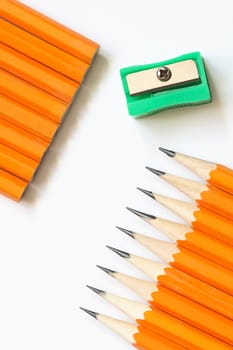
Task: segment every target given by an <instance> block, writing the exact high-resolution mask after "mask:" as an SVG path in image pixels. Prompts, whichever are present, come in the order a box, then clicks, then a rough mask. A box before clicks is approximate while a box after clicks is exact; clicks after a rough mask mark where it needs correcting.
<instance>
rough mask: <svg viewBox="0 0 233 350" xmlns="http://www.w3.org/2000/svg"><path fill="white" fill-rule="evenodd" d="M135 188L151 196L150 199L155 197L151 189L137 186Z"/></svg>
mask: <svg viewBox="0 0 233 350" xmlns="http://www.w3.org/2000/svg"><path fill="white" fill-rule="evenodd" d="M137 190H139V191H141V192H142V193H144V194H146V195H147V196H149V197H151V198H152V199H155V197H154V195H153V192H152V191H147V190H144V189H143V188H140V187H137Z"/></svg>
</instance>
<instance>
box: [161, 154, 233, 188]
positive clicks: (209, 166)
mask: <svg viewBox="0 0 233 350" xmlns="http://www.w3.org/2000/svg"><path fill="white" fill-rule="evenodd" d="M159 150H160V151H162V152H164V153H165V154H166V155H168V156H169V157H172V158H174V159H175V160H177V161H178V162H180V163H181V164H183V165H184V166H186V167H187V168H189V169H191V170H192V171H193V172H195V173H196V174H197V175H198V176H200V177H201V178H202V179H203V180H205V181H206V182H208V183H209V184H210V185H213V186H215V187H217V188H219V189H220V190H223V191H226V192H228V193H230V194H233V170H232V169H230V168H228V167H225V166H224V165H221V164H216V163H213V162H208V161H205V160H201V159H197V158H193V157H190V156H186V155H184V154H181V153H177V152H174V151H170V150H167V149H165V148H162V147H160V148H159Z"/></svg>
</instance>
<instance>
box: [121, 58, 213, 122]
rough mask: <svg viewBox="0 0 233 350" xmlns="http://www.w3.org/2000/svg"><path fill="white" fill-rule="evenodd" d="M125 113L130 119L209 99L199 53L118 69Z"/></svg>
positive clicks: (208, 90)
mask: <svg viewBox="0 0 233 350" xmlns="http://www.w3.org/2000/svg"><path fill="white" fill-rule="evenodd" d="M120 74H121V79H122V83H123V89H124V93H125V97H126V101H127V107H128V112H129V114H130V115H131V116H133V117H134V118H138V117H143V116H146V115H150V114H154V113H157V112H160V111H162V110H165V109H168V108H174V107H180V106H188V105H197V104H202V103H208V102H211V93H210V89H209V85H208V80H207V76H206V72H205V67H204V62H203V58H202V57H201V54H200V52H192V53H188V54H185V55H182V56H179V57H176V58H173V59H170V60H166V61H162V62H158V63H152V64H148V65H141V66H132V67H127V68H122V69H121V70H120Z"/></svg>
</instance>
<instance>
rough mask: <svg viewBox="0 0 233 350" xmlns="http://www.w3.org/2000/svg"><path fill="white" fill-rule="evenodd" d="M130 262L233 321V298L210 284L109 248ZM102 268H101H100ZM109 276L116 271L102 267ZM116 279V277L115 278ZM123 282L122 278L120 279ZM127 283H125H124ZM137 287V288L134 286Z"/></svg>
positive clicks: (169, 286)
mask: <svg viewBox="0 0 233 350" xmlns="http://www.w3.org/2000/svg"><path fill="white" fill-rule="evenodd" d="M108 248H109V249H111V250H112V251H114V252H115V253H116V254H118V255H119V256H121V257H122V258H124V259H126V260H127V261H129V262H130V263H131V264H133V265H134V266H135V267H137V268H138V269H139V270H141V271H142V272H144V273H145V275H146V276H148V277H149V278H151V279H152V280H154V281H156V282H159V284H161V285H163V286H165V287H167V288H168V289H171V290H173V291H174V292H176V293H178V294H180V295H182V296H184V297H186V298H188V299H190V300H193V301H195V302H197V303H199V304H201V305H203V306H205V307H207V308H209V309H211V310H213V311H215V312H217V313H219V314H221V315H223V316H225V317H229V318H230V319H231V320H233V297H232V296H231V295H230V294H228V293H225V292H223V291H221V290H220V289H217V288H215V287H213V286H210V285H209V284H207V283H205V282H203V281H201V280H199V279H197V278H195V277H193V276H191V275H189V274H187V273H185V272H183V271H181V270H178V269H176V268H174V267H171V266H168V265H167V264H164V263H159V262H155V261H152V260H149V259H145V258H142V257H140V256H136V255H133V254H129V253H128V252H125V251H122V250H119V249H116V248H112V247H108ZM98 267H100V266H98ZM100 268H101V269H102V270H104V271H105V272H107V273H109V274H113V276H114V271H112V270H108V269H105V268H102V267H100ZM114 277H115V276H114ZM119 278H120V279H121V280H122V277H121V276H120V277H119ZM123 282H125V281H123ZM134 287H135V286H134Z"/></svg>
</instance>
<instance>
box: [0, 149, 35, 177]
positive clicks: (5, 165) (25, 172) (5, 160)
mask: <svg viewBox="0 0 233 350" xmlns="http://www.w3.org/2000/svg"><path fill="white" fill-rule="evenodd" d="M38 165H39V163H38V162H36V161H35V160H33V159H30V158H28V157H26V156H25V155H23V154H21V153H18V152H16V151H15V150H13V149H11V148H9V147H7V146H5V145H2V144H1V143H0V169H2V170H5V171H7V172H9V173H11V174H12V175H15V176H17V177H19V178H21V179H22V180H25V181H27V182H29V181H31V179H32V177H33V175H34V173H35V171H36V169H37V167H38Z"/></svg>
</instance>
